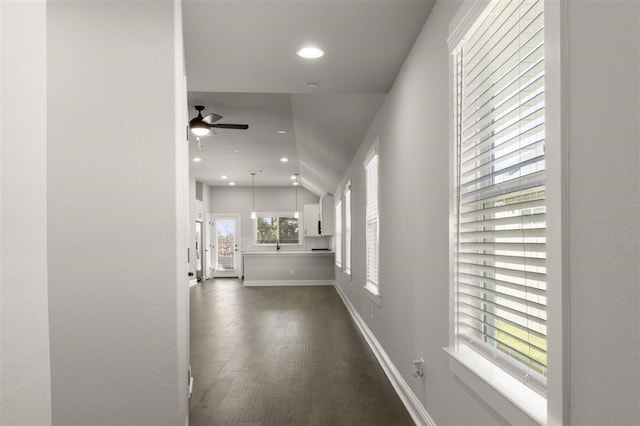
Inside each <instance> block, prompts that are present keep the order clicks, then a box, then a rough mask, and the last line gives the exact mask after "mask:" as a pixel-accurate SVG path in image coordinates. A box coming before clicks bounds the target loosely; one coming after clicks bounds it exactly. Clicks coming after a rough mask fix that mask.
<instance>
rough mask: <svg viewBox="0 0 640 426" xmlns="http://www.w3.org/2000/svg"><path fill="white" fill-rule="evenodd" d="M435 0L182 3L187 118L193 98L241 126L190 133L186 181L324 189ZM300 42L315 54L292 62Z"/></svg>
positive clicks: (333, 182)
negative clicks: (317, 52) (295, 178)
mask: <svg viewBox="0 0 640 426" xmlns="http://www.w3.org/2000/svg"><path fill="white" fill-rule="evenodd" d="M434 3H435V0H284V1H282V0H183V25H184V39H185V56H186V71H187V85H188V90H189V93H188V102H189V107H190V111H189V112H190V117H193V116H195V115H196V111H195V109H194V106H195V105H203V106H205V107H206V109H205V111H204V114H207V113H212V112H215V113H217V114H220V115H222V116H223V118H222V119H221V120H220V121H219V123H241V124H248V125H249V129H248V130H235V129H216V130H215V132H212V133H210V135H208V136H204V137H201V138H200V139H199V140H197V139H196V138H195V137H194V136H193V135H190V142H189V146H190V155H191V158H192V159H193V158H196V157H197V158H200V159H201V161H199V162H194V161H192V162H191V175H192V177H194V178H195V179H196V180H198V181H202V182H205V183H207V184H209V185H229V182H231V181H232V182H234V183H235V184H236V185H250V184H251V175H250V172H251V171H255V172H257V175H256V178H255V182H256V185H262V186H265V185H266V186H284V185H290V184H291V180H290V176H291V175H292V174H293V173H300V177H301V181H302V184H303V185H304V186H305V187H306V188H307V189H309V190H310V191H312V192H314V193H316V194H317V195H322V194H325V193H330V192H332V191H334V190H335V188H336V187H337V185H338V183H339V180H340V178H341V177H342V176H343V174H344V173H345V172H346V170H347V167H348V165H349V163H350V162H351V159H352V158H353V155H354V154H355V152H356V150H357V148H358V146H359V145H360V143H361V142H362V140H363V138H364V136H365V132H366V130H367V128H368V126H369V123H370V122H371V120H372V119H373V117H374V116H375V114H376V113H377V111H378V108H379V107H380V105H381V103H382V101H383V100H384V96H385V94H386V93H387V92H388V91H389V90H390V88H391V86H392V84H393V81H394V80H395V77H396V75H397V73H398V72H399V70H400V67H401V65H402V62H403V61H404V58H405V57H406V55H407V53H408V52H409V49H410V48H411V46H412V45H413V42H414V40H415V39H416V37H417V35H418V33H419V32H420V30H421V29H422V26H423V25H424V22H425V20H426V18H427V16H428V14H429V12H430V10H431V8H432V7H433V4H434ZM306 45H314V46H317V47H320V48H321V49H322V50H323V51H324V52H325V55H324V56H323V57H321V58H319V59H303V58H300V57H299V56H297V55H296V52H297V51H298V50H299V49H300V48H302V47H303V46H306ZM310 83H313V84H310ZM283 132H284V133H283ZM283 157H286V158H287V159H288V161H287V162H286V163H285V162H281V161H280V159H281V158H283ZM222 176H225V177H226V178H224V179H223V178H222Z"/></svg>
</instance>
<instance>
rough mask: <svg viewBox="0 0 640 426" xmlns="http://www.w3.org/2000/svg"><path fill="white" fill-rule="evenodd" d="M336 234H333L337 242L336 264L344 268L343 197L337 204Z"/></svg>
mask: <svg viewBox="0 0 640 426" xmlns="http://www.w3.org/2000/svg"><path fill="white" fill-rule="evenodd" d="M335 215H336V220H335V235H334V236H333V238H334V242H335V250H334V251H335V264H336V267H337V268H339V269H342V265H343V263H342V256H343V254H342V253H343V248H344V247H343V244H342V199H340V198H338V200H337V201H336V204H335Z"/></svg>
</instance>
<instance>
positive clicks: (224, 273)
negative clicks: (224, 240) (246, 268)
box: [211, 213, 242, 277]
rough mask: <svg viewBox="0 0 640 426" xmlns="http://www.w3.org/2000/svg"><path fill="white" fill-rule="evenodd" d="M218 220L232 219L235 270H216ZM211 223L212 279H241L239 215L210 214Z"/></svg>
mask: <svg viewBox="0 0 640 426" xmlns="http://www.w3.org/2000/svg"><path fill="white" fill-rule="evenodd" d="M219 219H233V220H234V222H235V226H234V231H235V232H234V242H235V248H234V259H233V262H234V266H235V268H234V269H232V270H222V269H218V268H217V264H218V262H217V253H216V249H217V248H216V244H217V236H218V232H217V229H216V223H217V220H219ZM211 221H212V222H213V227H212V233H211V234H212V241H211V259H212V262H213V264H212V270H213V276H214V277H241V276H242V263H241V252H242V248H241V247H240V242H241V239H242V238H241V236H242V233H241V232H240V223H241V222H240V214H220V213H212V214H211Z"/></svg>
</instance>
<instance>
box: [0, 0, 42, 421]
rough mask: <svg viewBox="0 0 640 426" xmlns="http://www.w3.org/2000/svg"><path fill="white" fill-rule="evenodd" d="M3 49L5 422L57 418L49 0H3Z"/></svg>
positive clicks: (0, 405) (1, 406)
mask: <svg viewBox="0 0 640 426" xmlns="http://www.w3.org/2000/svg"><path fill="white" fill-rule="evenodd" d="M0 50H1V52H2V54H1V55H0V141H1V145H0V424H3V425H16V426H17V425H50V424H51V376H50V368H49V318H48V292H47V240H46V226H47V224H46V222H47V209H46V202H47V193H46V191H47V164H46V155H47V139H46V125H34V119H33V117H38V118H37V120H38V121H40V124H42V121H41V120H45V117H46V114H47V105H46V103H47V102H46V59H47V51H46V3H45V2H44V1H30V2H16V1H14V2H5V1H2V2H0ZM25 52H29V53H28V55H27V54H25ZM25 129H28V131H27V132H25Z"/></svg>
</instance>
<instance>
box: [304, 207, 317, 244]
mask: <svg viewBox="0 0 640 426" xmlns="http://www.w3.org/2000/svg"><path fill="white" fill-rule="evenodd" d="M302 220H303V221H304V236H305V237H319V236H321V234H320V226H321V225H320V205H319V204H305V205H304V208H303V211H302Z"/></svg>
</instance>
